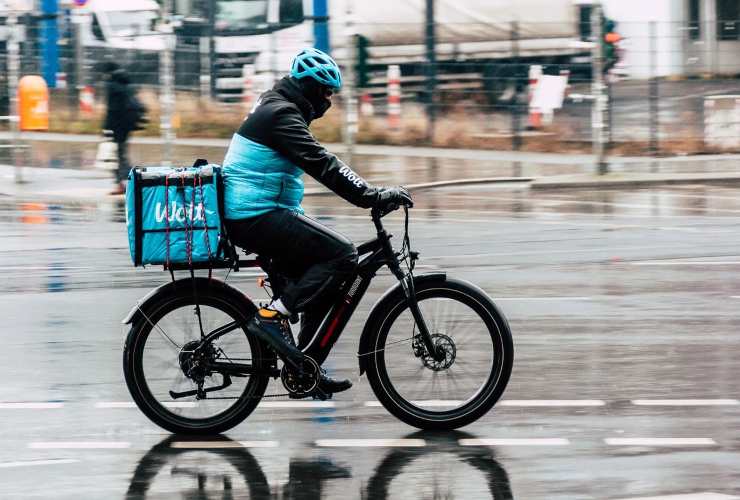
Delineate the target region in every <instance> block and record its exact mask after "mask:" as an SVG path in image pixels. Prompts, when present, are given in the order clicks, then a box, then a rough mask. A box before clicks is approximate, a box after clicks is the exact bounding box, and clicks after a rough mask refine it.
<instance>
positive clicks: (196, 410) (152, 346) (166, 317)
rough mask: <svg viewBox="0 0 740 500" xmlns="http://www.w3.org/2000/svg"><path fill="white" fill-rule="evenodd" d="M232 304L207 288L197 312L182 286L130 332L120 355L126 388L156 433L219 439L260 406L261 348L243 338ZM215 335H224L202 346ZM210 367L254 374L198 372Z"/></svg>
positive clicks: (242, 319)
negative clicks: (243, 368)
mask: <svg viewBox="0 0 740 500" xmlns="http://www.w3.org/2000/svg"><path fill="white" fill-rule="evenodd" d="M234 302H235V301H234V300H233V297H230V296H229V295H228V294H226V293H223V291H219V289H218V287H215V286H214V287H212V288H210V289H207V290H206V289H202V290H200V291H199V294H198V301H197V305H198V308H197V309H196V300H195V297H194V295H193V289H192V287H189V286H183V287H180V289H179V290H178V291H176V292H175V293H172V294H166V295H165V296H163V297H162V299H161V300H160V301H159V302H158V303H156V304H155V305H153V306H152V307H151V308H150V309H149V310H148V311H147V313H146V315H145V316H144V317H141V318H140V319H139V320H138V321H136V322H135V323H134V324H133V326H132V327H131V330H130V332H129V335H128V337H127V339H126V345H125V350H124V362H123V365H124V374H125V376H126V384H127V385H128V388H129V392H130V393H131V396H132V397H133V399H134V401H135V402H136V405H137V406H138V407H139V409H140V410H141V411H142V412H144V414H146V416H147V417H149V419H150V420H152V421H153V422H154V423H156V424H157V425H159V426H160V427H163V428H165V429H167V430H169V431H171V432H175V433H184V434H216V433H220V432H223V431H225V430H227V429H230V428H231V427H233V426H235V425H237V424H239V423H240V422H242V421H243V420H244V419H245V418H246V417H247V416H248V415H249V414H250V413H251V412H252V411H253V410H254V408H255V407H256V406H257V404H258V403H259V401H260V399H261V398H262V396H263V394H264V392H265V389H266V387H267V383H268V377H267V376H266V375H263V374H260V373H259V371H260V370H261V369H262V367H263V366H264V365H265V364H266V360H265V359H264V357H263V353H264V348H263V346H262V344H261V343H260V342H259V341H258V340H257V339H255V338H254V337H253V336H252V335H249V334H247V332H246V327H245V326H244V325H246V323H247V320H248V318H247V317H246V316H245V314H246V311H243V310H242V309H241V308H239V307H237V306H236V305H235V304H234ZM197 311H199V312H200V317H198V314H197ZM219 329H221V330H228V333H226V334H224V335H222V336H220V337H218V338H217V339H215V340H213V341H212V342H207V343H205V344H204V343H202V342H201V338H202V335H203V334H206V335H207V334H208V333H210V332H213V331H215V330H219ZM209 362H217V363H240V364H246V365H251V366H252V367H253V369H254V370H255V373H254V374H252V375H245V376H238V377H237V376H231V377H225V376H224V375H223V374H221V373H217V372H211V371H207V370H204V369H203V368H202V367H203V366H206V365H207V364H208V363H209ZM229 378H230V380H228V379H229ZM227 382H230V383H227ZM199 388H200V389H201V391H198V389H199ZM209 389H210V390H209ZM198 392H199V393H198ZM173 393H174V394H178V393H179V394H187V393H190V394H189V395H187V396H174V395H173Z"/></svg>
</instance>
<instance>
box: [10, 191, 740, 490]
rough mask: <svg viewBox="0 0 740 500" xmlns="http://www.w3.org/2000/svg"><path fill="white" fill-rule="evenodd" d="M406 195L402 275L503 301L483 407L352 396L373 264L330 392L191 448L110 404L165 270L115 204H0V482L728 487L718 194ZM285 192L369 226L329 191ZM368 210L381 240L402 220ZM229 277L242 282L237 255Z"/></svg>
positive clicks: (730, 268)
mask: <svg viewBox="0 0 740 500" xmlns="http://www.w3.org/2000/svg"><path fill="white" fill-rule="evenodd" d="M415 199H416V200H417V207H416V208H415V209H414V210H413V211H412V214H413V219H412V224H411V236H412V244H413V247H414V248H415V249H417V250H419V251H420V252H421V256H422V258H421V261H420V266H419V267H420V269H419V272H422V271H430V270H436V269H443V270H445V271H446V272H448V273H449V274H450V275H452V276H455V277H458V278H462V279H467V280H470V281H472V282H474V283H476V284H478V285H479V286H481V287H482V288H483V289H485V290H486V291H487V292H488V293H489V294H490V295H491V296H492V297H494V300H495V301H496V302H497V303H498V305H499V306H500V307H501V309H502V310H503V312H504V313H505V314H506V315H507V317H508V318H509V321H510V324H511V328H512V331H513V334H514V342H515V349H516V357H515V362H514V371H513V374H512V378H511V382H510V383H509V386H508V389H507V391H506V393H505V394H504V397H503V400H502V401H501V402H500V403H499V405H497V406H496V407H495V408H494V409H493V410H492V411H491V412H490V413H489V414H488V415H487V416H486V417H484V418H483V419H481V420H480V421H478V422H476V423H475V424H472V425H470V426H468V427H466V428H464V429H462V432H457V433H444V434H430V433H419V432H416V431H415V429H413V428H410V427H408V426H406V425H405V424H402V423H400V422H399V421H397V420H395V419H394V417H392V416H391V415H390V414H388V413H387V412H386V411H385V410H384V409H383V408H381V407H377V406H374V405H373V402H374V401H375V397H374V395H373V394H372V391H371V390H370V388H369V385H368V384H367V381H366V379H365V378H364V377H363V378H359V377H358V370H357V362H356V356H355V353H356V352H357V345H356V342H357V339H358V335H359V331H360V328H361V326H362V324H363V321H364V318H365V317H366V316H367V314H368V312H369V310H370V307H371V306H372V304H373V303H374V302H375V300H377V298H378V297H379V296H380V295H381V294H382V292H383V291H384V290H385V289H386V288H387V287H388V286H390V285H391V284H392V280H391V278H390V277H389V276H387V275H384V276H380V277H379V278H378V279H377V280H376V281H375V282H374V283H373V285H372V286H371V288H370V290H369V292H368V295H367V296H366V297H365V299H364V302H363V304H362V305H361V307H360V309H359V311H358V313H357V314H356V315H355V317H354V318H353V321H352V322H351V323H350V325H349V327H348V329H347V331H345V333H344V336H343V337H342V339H341V340H340V342H339V343H338V345H337V346H336V347H335V350H334V352H333V353H332V355H331V357H330V358H329V359H328V360H327V363H326V366H327V367H328V368H329V370H330V371H331V372H332V373H335V374H339V375H345V376H349V377H351V378H352V379H353V381H354V382H355V387H354V388H353V389H352V390H351V391H349V392H347V393H343V394H340V395H337V397H336V399H335V400H334V401H333V402H332V404H329V405H326V404H325V405H313V406H308V407H302V408H296V407H288V408H284V407H280V403H277V404H275V403H276V402H279V401H287V400H284V399H277V400H272V401H271V402H272V404H270V405H265V406H262V407H260V408H258V409H257V411H256V412H255V413H254V414H252V416H251V417H250V418H249V419H248V420H247V421H245V422H244V423H243V424H241V425H240V426H238V427H236V428H235V429H233V430H232V431H230V432H228V434H227V435H226V436H225V437H223V438H221V439H218V440H211V441H209V442H207V443H192V442H187V441H186V440H185V439H183V438H179V437H177V436H175V437H173V436H170V435H169V434H167V433H166V432H164V431H162V430H161V429H159V428H158V427H156V426H154V425H153V424H152V423H150V422H149V421H148V420H147V419H146V417H144V416H143V415H142V414H141V413H140V412H139V411H138V409H136V408H134V407H132V404H131V403H130V401H131V399H130V396H129V395H128V392H127V389H126V387H125V383H124V381H123V374H122V371H121V353H122V343H123V339H124V335H125V333H126V328H125V327H124V326H123V325H121V324H120V319H121V318H122V317H124V316H125V315H126V313H127V312H128V310H129V308H130V307H131V306H132V305H133V304H134V303H135V302H136V300H137V299H138V298H140V297H142V296H143V295H144V294H145V293H146V292H147V291H149V290H150V289H151V288H153V287H155V286H157V285H159V284H161V283H163V282H165V281H166V280H167V279H168V276H167V275H166V274H165V273H163V272H162V271H161V270H159V269H157V268H153V269H146V270H142V269H134V268H133V267H132V266H131V265H130V260H129V256H128V247H127V240H126V235H125V226H124V223H123V208H122V204H121V202H120V200H117V199H115V198H110V199H108V200H105V201H102V202H94V203H93V202H81V203H65V204H46V203H44V202H43V200H41V201H39V200H18V199H10V198H0V234H2V235H3V238H2V240H1V241H2V242H1V243H0V255H1V256H2V257H1V258H0V269H2V271H3V277H4V279H3V280H2V281H0V317H2V318H3V320H4V327H3V329H2V340H3V356H2V360H3V362H2V363H0V380H2V381H3V384H2V388H1V389H0V422H2V424H0V443H2V446H1V447H0V497H2V498H44V499H45V498H64V499H73V498H74V499H88V498H89V499H123V498H168V499H169V498H182V499H215V498H268V497H270V498H282V499H299V498H300V499H312V498H339V499H344V498H349V499H354V498H357V499H359V498H372V499H375V498H435V499H442V498H459V499H468V498H496V499H505V498H515V499H527V500H529V499H563V500H565V499H569V500H574V499H626V498H643V497H653V496H659V495H687V496H678V497H676V498H684V499H687V500H690V499H692V498H693V499H699V498H702V499H722V498H740V473H739V472H738V471H739V470H740V453H739V452H740V438H739V437H738V433H737V428H738V424H739V423H740V402H739V401H738V399H739V395H740V366H739V363H738V361H740V359H739V358H740V333H739V329H738V326H739V325H740V312H738V307H737V306H738V304H739V303H740V279H739V278H738V277H737V271H738V270H740V251H739V250H738V244H740V237H739V236H738V235H739V234H740V222H738V216H739V215H740V191H738V189H735V188H722V187H706V186H701V185H695V186H684V187H673V188H670V189H651V190H631V191H616V190H610V191H579V190H573V191H548V192H530V191H528V190H527V189H526V188H512V187H508V188H494V187H476V188H472V187H466V188H454V189H453V188H449V189H437V190H432V191H422V192H419V193H417V194H416V195H415ZM304 206H305V208H306V210H307V212H308V213H309V214H312V215H314V216H316V217H318V218H320V219H321V220H322V221H323V222H324V223H326V224H328V225H331V226H332V227H334V228H336V229H338V230H340V231H342V232H344V233H345V234H347V235H348V236H350V237H351V238H352V239H354V240H356V241H362V240H365V239H369V238H370V237H371V236H372V225H371V223H370V220H369V217H368V216H367V214H366V213H364V212H363V211H361V210H359V209H354V208H352V207H349V206H348V205H346V204H345V203H344V202H342V201H341V200H334V199H332V198H328V197H314V198H308V199H307V200H306V201H305V203H304ZM388 221H389V222H388V225H389V226H390V229H391V231H392V232H394V233H396V234H397V235H398V236H400V235H401V234H402V230H401V224H400V223H401V219H400V218H398V217H396V218H393V217H390V218H389V219H388ZM399 240H400V238H399ZM399 243H400V241H399ZM229 282H230V283H231V284H233V285H236V286H238V287H239V288H240V289H242V290H244V291H245V292H246V293H248V294H249V295H251V296H253V297H255V298H262V297H263V295H262V293H261V291H260V290H259V289H258V288H257V287H256V284H255V275H254V273H251V272H248V271H246V272H244V273H239V274H236V275H234V274H232V275H231V276H230V277H229ZM268 392H282V391H281V390H280V387H278V385H277V384H276V383H272V384H271V386H270V388H269V389H268ZM368 403H369V404H368ZM327 439H333V440H336V441H331V442H327V441H326V440H327ZM350 439H351V440H363V441H350ZM379 439H391V440H397V441H392V442H387V441H386V442H379V441H377V440H379ZM471 439H476V440H480V441H469V440H471ZM486 440H490V441H486ZM329 445H331V446H329ZM701 494H703V496H701ZM723 495H724V496H723ZM671 498H673V497H671Z"/></svg>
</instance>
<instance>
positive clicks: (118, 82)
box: [103, 69, 146, 142]
mask: <svg viewBox="0 0 740 500" xmlns="http://www.w3.org/2000/svg"><path fill="white" fill-rule="evenodd" d="M145 115H146V108H145V107H144V105H143V104H142V103H141V102H140V101H139V99H137V98H136V94H135V92H134V89H133V88H132V87H131V85H130V80H129V77H128V74H127V73H126V71H124V70H123V69H117V70H115V71H113V72H112V73H111V75H110V79H109V80H108V84H107V112H106V115H105V123H104V124H103V128H104V129H106V130H112V131H113V137H114V139H115V140H116V141H117V142H120V141H125V140H126V138H127V137H128V135H129V134H130V133H131V132H132V131H133V130H139V129H140V128H141V125H142V123H143V122H144V121H145Z"/></svg>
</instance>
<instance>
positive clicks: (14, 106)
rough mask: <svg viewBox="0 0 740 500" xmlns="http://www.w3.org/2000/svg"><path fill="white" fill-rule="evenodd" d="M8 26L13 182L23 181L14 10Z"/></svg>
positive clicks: (16, 31)
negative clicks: (19, 148)
mask: <svg viewBox="0 0 740 500" xmlns="http://www.w3.org/2000/svg"><path fill="white" fill-rule="evenodd" d="M7 26H8V42H7V44H8V45H7V48H8V100H9V103H10V109H9V110H8V111H9V115H10V116H9V117H8V119H9V121H10V130H11V135H12V141H13V145H14V146H15V147H14V148H13V149H11V154H12V155H13V166H14V169H13V171H14V177H15V182H16V183H17V184H20V183H22V182H23V175H22V172H21V166H20V165H19V159H20V152H19V151H18V147H19V146H20V116H19V107H18V79H19V78H20V63H21V62H20V53H19V49H20V47H19V46H18V18H17V16H16V13H15V12H12V11H11V12H10V13H9V15H8V19H7Z"/></svg>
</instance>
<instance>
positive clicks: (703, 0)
mask: <svg viewBox="0 0 740 500" xmlns="http://www.w3.org/2000/svg"><path fill="white" fill-rule="evenodd" d="M604 8H605V11H606V13H607V15H608V16H609V17H610V18H612V19H614V20H615V21H617V22H618V23H619V24H618V31H619V32H620V34H621V35H622V36H624V37H625V42H624V43H623V47H624V53H623V61H622V64H623V67H624V68H625V69H626V72H627V73H628V74H629V76H631V77H634V78H647V77H649V76H651V74H654V75H655V76H676V75H684V76H690V75H701V74H705V73H710V74H719V75H736V74H739V73H740V1H738V0H650V1H645V0H604ZM653 21H654V22H655V28H654V29H655V31H654V32H653V33H651V32H650V22H653ZM651 51H655V52H657V56H654V57H655V59H654V60H655V61H656V67H655V68H654V73H651V67H650V60H651Z"/></svg>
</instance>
